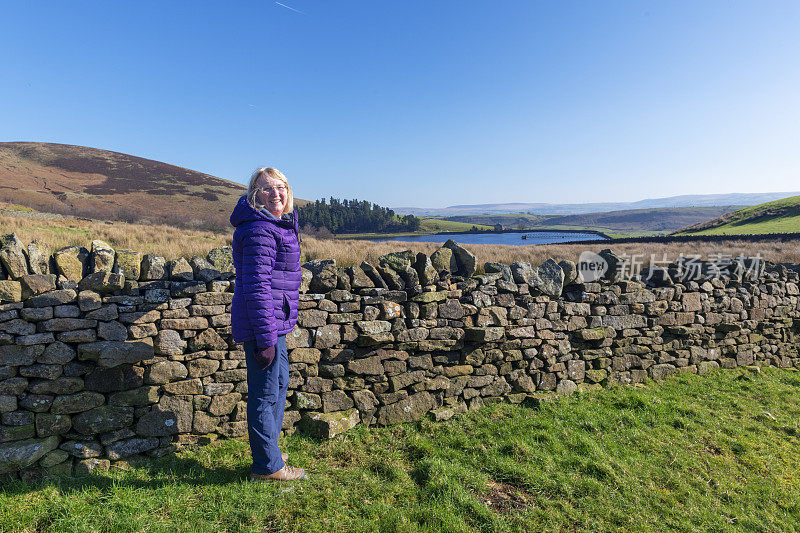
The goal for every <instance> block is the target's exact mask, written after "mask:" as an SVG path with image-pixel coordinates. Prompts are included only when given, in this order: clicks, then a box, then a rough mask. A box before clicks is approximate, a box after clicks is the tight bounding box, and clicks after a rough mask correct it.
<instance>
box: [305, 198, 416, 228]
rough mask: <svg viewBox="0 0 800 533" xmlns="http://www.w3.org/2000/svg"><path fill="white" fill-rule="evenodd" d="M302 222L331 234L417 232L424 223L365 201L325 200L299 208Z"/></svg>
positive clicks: (411, 216)
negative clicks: (325, 229) (326, 230)
mask: <svg viewBox="0 0 800 533" xmlns="http://www.w3.org/2000/svg"><path fill="white" fill-rule="evenodd" d="M298 214H299V216H300V223H301V224H302V225H304V226H306V225H310V226H312V227H314V228H327V229H328V230H329V231H330V232H331V233H395V232H405V231H417V230H418V229H419V227H420V223H421V220H420V219H419V218H417V217H415V216H414V215H405V216H398V215H396V214H395V212H394V211H392V210H391V209H389V208H388V207H382V206H379V205H378V204H373V203H372V202H368V201H366V200H339V199H338V198H333V197H331V198H329V199H328V201H327V202H326V201H325V199H324V198H322V199H320V200H317V201H316V202H314V203H309V204H306V205H304V206H303V207H300V208H299V209H298Z"/></svg>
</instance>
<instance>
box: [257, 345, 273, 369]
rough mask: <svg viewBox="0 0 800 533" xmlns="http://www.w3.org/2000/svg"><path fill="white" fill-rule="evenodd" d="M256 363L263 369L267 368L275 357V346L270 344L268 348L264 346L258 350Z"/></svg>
mask: <svg viewBox="0 0 800 533" xmlns="http://www.w3.org/2000/svg"><path fill="white" fill-rule="evenodd" d="M255 357H256V363H258V366H259V367H260V368H261V370H266V369H267V367H268V366H269V365H270V364H271V363H272V360H273V359H275V347H274V346H270V347H268V348H264V349H263V350H258V351H256V355H255Z"/></svg>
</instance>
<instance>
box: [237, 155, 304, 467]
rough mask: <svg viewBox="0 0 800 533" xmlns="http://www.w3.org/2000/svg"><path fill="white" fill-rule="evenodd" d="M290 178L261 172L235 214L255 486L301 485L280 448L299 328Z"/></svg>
mask: <svg viewBox="0 0 800 533" xmlns="http://www.w3.org/2000/svg"><path fill="white" fill-rule="evenodd" d="M293 208H294V197H293V195H292V189H291V188H290V187H289V182H288V181H287V180H286V177H285V176H284V175H283V174H281V173H280V172H279V171H278V170H275V169H274V168H259V169H258V170H256V171H255V172H254V173H253V176H252V177H251V178H250V186H249V187H248V190H247V195H245V196H242V197H241V198H240V199H239V203H238V204H237V205H236V207H235V208H234V210H233V214H231V224H232V225H233V226H234V227H235V228H236V229H235V230H234V232H233V265H234V267H235V269H236V284H235V287H234V291H233V305H232V307H231V326H232V328H231V329H232V332H233V339H234V340H235V341H236V342H241V343H243V345H244V352H245V356H246V362H247V390H248V393H247V426H248V434H249V437H250V452H251V453H252V455H253V467H252V469H251V471H250V479H251V480H254V481H262V480H276V481H290V480H293V479H302V478H305V477H306V473H305V471H304V470H303V469H302V468H293V467H291V466H288V465H286V464H285V461H286V459H287V455H286V454H284V453H281V450H280V448H278V436H279V435H280V432H281V427H282V426H283V410H284V407H285V406H286V389H287V388H288V386H289V358H288V354H287V351H286V334H287V333H289V332H290V331H292V329H293V328H294V325H295V323H296V322H297V307H298V305H297V304H298V289H299V288H300V279H301V274H300V245H299V241H300V231H299V226H298V223H297V213H296V212H295V211H294V209H293Z"/></svg>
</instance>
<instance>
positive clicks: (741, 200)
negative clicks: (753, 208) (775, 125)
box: [392, 192, 800, 217]
mask: <svg viewBox="0 0 800 533" xmlns="http://www.w3.org/2000/svg"><path fill="white" fill-rule="evenodd" d="M795 194H800V192H770V193H728V194H685V195H681V196H670V197H667V198H647V199H645V200H638V201H636V202H598V203H586V204H545V203H508V204H475V205H453V206H450V207H444V208H424V207H393V208H392V209H393V210H394V212H395V213H398V214H401V215H407V214H411V215H416V216H438V217H451V216H458V215H497V214H511V213H527V214H535V215H580V214H587V213H601V212H608V211H620V210H630V209H657V208H663V207H714V206H726V205H728V206H729V205H756V204H761V203H764V202H771V201H773V200H778V199H780V198H786V197H787V196H793V195H795Z"/></svg>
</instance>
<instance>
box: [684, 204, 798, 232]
mask: <svg viewBox="0 0 800 533" xmlns="http://www.w3.org/2000/svg"><path fill="white" fill-rule="evenodd" d="M799 231H800V196H792V197H790V198H783V199H781V200H775V201H773V202H767V203H764V204H759V205H754V206H752V207H745V208H744V209H739V210H738V211H733V212H731V213H726V214H724V215H722V216H719V217H717V218H714V219H711V220H707V221H705V222H700V223H698V224H694V225H691V226H688V227H685V228H683V229H681V230H679V231H677V232H675V234H677V235H722V234H725V235H743V234H748V233H793V232H799Z"/></svg>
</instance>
